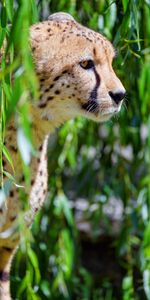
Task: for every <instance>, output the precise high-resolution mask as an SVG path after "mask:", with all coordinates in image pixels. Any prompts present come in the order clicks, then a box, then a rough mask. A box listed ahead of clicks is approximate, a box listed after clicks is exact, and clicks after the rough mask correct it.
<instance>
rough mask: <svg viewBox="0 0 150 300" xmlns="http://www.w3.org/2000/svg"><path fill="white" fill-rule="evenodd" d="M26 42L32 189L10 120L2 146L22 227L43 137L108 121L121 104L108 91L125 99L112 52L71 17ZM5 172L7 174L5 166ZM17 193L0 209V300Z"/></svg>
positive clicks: (45, 25)
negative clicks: (33, 85)
mask: <svg viewBox="0 0 150 300" xmlns="http://www.w3.org/2000/svg"><path fill="white" fill-rule="evenodd" d="M30 37H31V39H30V44H31V48H32V53H33V60H34V62H35V68H36V72H37V76H38V78H39V86H40V99H39V100H38V101H37V100H36V101H32V103H31V117H32V133H33V140H34V144H35V146H36V149H37V157H33V158H32V161H31V163H30V168H31V189H29V188H27V187H26V186H25V182H24V179H23V177H22V167H21V159H20V154H19V153H18V146H17V141H16V125H15V122H14V119H13V118H12V120H11V122H10V124H8V127H7V135H6V140H5V143H6V147H7V148H8V149H9V151H10V153H11V155H12V158H13V162H14V168H15V171H16V172H15V178H16V182H17V183H18V184H20V185H22V186H23V187H22V189H24V191H25V192H26V193H28V194H29V203H30V209H29V211H28V212H26V213H25V221H26V222H27V225H30V224H31V223H32V221H33V220H34V217H35V214H36V213H37V212H38V210H39V209H40V207H41V206H42V205H43V202H44V200H45V196H46V192H47V178H48V173H47V155H46V154H47V139H48V136H47V135H48V134H49V133H50V132H51V131H53V130H54V129H55V128H56V127H59V126H60V125H61V124H62V123H64V122H65V121H67V120H69V119H71V118H73V117H75V116H77V115H82V116H85V117H87V118H89V119H92V120H94V121H97V122H101V121H105V120H107V119H109V118H110V117H111V116H112V115H114V114H115V113H117V112H118V111H119V110H120V108H121V104H122V101H120V102H119V103H118V104H117V103H116V102H115V101H113V99H112V98H111V97H110V95H109V91H113V93H116V92H122V93H124V88H123V86H122V84H121V82H120V80H119V79H118V78H117V77H116V75H115V73H114V71H113V69H112V60H113V57H114V49H113V47H112V45H111V43H110V42H109V41H108V40H107V39H106V38H104V37H103V36H102V35H100V34H99V33H96V32H94V31H92V30H90V29H88V28H85V27H83V26H82V25H80V24H79V23H77V22H76V21H75V20H74V19H73V18H72V17H71V16H70V15H68V14H64V13H57V14H54V15H52V16H51V17H50V19H49V20H48V21H45V22H42V23H39V24H36V25H33V26H32V27H31V30H30ZM89 60H92V61H93V62H94V67H93V69H88V70H86V69H83V68H82V67H81V62H84V61H85V64H86V61H89ZM90 101H92V102H90ZM95 102H96V106H95V108H94V105H95ZM88 103H89V106H86V104H88ZM91 103H92V105H91ZM43 141H44V142H43ZM4 169H5V170H6V171H8V172H10V173H12V169H11V166H10V165H9V163H8V162H7V161H6V160H4ZM5 180H7V179H5ZM20 189H21V188H19V187H16V186H13V187H12V189H11V191H10V195H9V197H8V198H7V200H6V203H3V204H2V205H1V207H0V277H1V278H0V280H1V281H0V299H3V300H10V299H11V296H10V294H9V281H8V276H9V271H10V263H11V260H12V257H13V255H14V253H15V249H16V248H17V246H18V244H19V233H18V231H16V228H17V227H16V226H17V224H18V218H17V216H18V211H19V210H20V207H21V204H20V201H19V191H20Z"/></svg>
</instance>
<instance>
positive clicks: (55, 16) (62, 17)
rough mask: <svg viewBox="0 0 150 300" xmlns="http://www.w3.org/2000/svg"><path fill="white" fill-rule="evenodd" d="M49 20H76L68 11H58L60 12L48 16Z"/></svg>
mask: <svg viewBox="0 0 150 300" xmlns="http://www.w3.org/2000/svg"><path fill="white" fill-rule="evenodd" d="M48 20H50V21H60V22H61V21H62V22H66V21H70V20H71V21H74V22H75V19H74V18H73V17H72V16H71V15H70V14H67V13H64V12H58V13H55V14H52V15H50V16H49V17H48Z"/></svg>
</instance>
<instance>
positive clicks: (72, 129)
mask: <svg viewBox="0 0 150 300" xmlns="http://www.w3.org/2000/svg"><path fill="white" fill-rule="evenodd" d="M56 11H66V12H69V13H71V14H72V15H73V16H74V17H75V18H76V19H77V20H78V21H80V22H82V24H85V25H87V26H89V27H91V28H93V29H94V30H96V31H100V32H101V33H103V34H104V35H105V36H107V37H108V38H109V39H110V40H111V41H112V42H113V43H114V46H115V48H116V49H117V59H116V60H115V62H114V68H115V70H116V72H117V74H118V76H119V77H120V78H121V80H122V82H123V83H124V85H125V87H126V89H127V91H128V96H127V99H126V101H125V104H124V107H123V109H122V111H121V113H120V115H119V116H118V117H116V119H113V120H111V121H109V122H108V123H106V124H95V123H93V122H90V121H87V120H85V119H81V118H79V119H76V120H71V121H69V122H68V123H66V124H65V125H64V126H63V127H62V128H61V129H60V130H59V131H57V132H56V134H54V135H53V136H52V137H51V138H50V145H49V173H50V176H49V177H50V178H49V189H50V194H49V195H48V199H47V201H46V204H45V206H44V208H43V209H42V211H41V212H40V213H39V214H38V216H37V217H36V220H35V222H34V225H33V230H32V232H33V237H32V239H33V243H32V248H31V245H30V243H29V240H31V237H29V234H28V232H27V233H26V232H23V234H22V242H21V250H19V251H18V253H17V255H16V259H15V261H14V265H13V270H12V275H11V279H12V287H11V288H12V294H13V298H14V299H34V300H37V299H53V300H54V299H56V300H57V299H58V300H59V299H61V300H63V299H64V300H69V299H78V300H89V299H92V300H119V299H123V300H139V299H140V300H144V299H148V300H149V299H150V135H149V131H150V117H149V111H150V89H149V88H148V87H149V82H150V1H149V0H133V1H130V0H114V1H112V0H106V1H104V0H101V1H100V0H90V1H86V0H80V1H79V0H68V1H66V0H60V1H55V0H49V1H48V0H41V1H36V0H26V1H25V0H16V1H13V0H3V1H1V4H0V14H1V25H0V46H2V45H3V42H4V39H5V38H6V39H7V48H6V52H5V53H4V55H3V57H2V64H1V71H0V80H1V86H0V99H1V123H0V124H1V125H0V131H1V135H0V138H1V141H0V143H1V152H0V155H1V157H2V155H5V156H6V157H7V159H8V160H9V161H10V163H11V164H13V162H12V161H11V157H10V155H9V153H8V151H7V149H6V148H5V146H4V145H3V140H4V135H5V124H6V121H7V120H8V119H9V117H10V115H11V114H12V113H14V112H15V111H16V104H17V103H18V106H17V110H19V112H20V114H19V116H20V117H19V119H17V122H18V131H19V130H22V131H23V132H24V133H25V135H26V138H27V139H28V141H29V144H30V146H31V124H30V118H29V113H28V112H29V96H30V95H31V94H32V96H33V97H34V98H36V96H37V89H36V87H37V83H36V77H35V74H34V70H33V65H32V60H31V55H30V51H29V45H28V28H29V26H30V24H32V23H35V22H36V21H38V20H43V19H47V17H48V15H49V14H50V13H52V12H56ZM10 23H11V24H12V26H10ZM14 52H16V53H17V55H15V57H14ZM6 55H7V57H9V60H10V63H9V65H8V64H7V59H6ZM12 72H13V74H14V82H13V86H12ZM21 100H22V101H21ZM31 151H33V149H32V146H31ZM1 169H2V170H3V166H2V162H1ZM24 169H25V173H26V174H28V170H26V167H25V168H24ZM7 175H8V176H9V174H7ZM104 240H105V242H104ZM22 252H23V253H22ZM96 259H97V260H96Z"/></svg>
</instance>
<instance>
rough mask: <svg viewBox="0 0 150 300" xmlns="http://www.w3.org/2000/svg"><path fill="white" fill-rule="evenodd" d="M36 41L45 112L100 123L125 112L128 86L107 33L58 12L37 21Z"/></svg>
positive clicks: (41, 103)
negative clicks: (121, 77)
mask: <svg viewBox="0 0 150 300" xmlns="http://www.w3.org/2000/svg"><path fill="white" fill-rule="evenodd" d="M31 46H32V51H33V58H34V61H35V65H36V70H37V74H38V76H39V82H40V101H39V103H38V107H39V109H41V114H42V116H46V117H47V118H48V119H52V118H54V115H55V116H56V115H57V116H58V115H59V116H61V119H64V121H65V120H67V119H70V118H72V117H75V116H77V115H83V116H86V117H87V118H89V119H92V120H94V121H97V122H100V121H105V120H107V119H109V118H110V117H111V116H113V115H114V114H116V113H118V112H119V111H120V109H121V105H122V102H123V98H124V96H125V89H124V87H123V85H122V84H121V82H120V80H119V79H118V77H117V76H116V74H115V72H114V70H113V68H112V61H113V58H114V56H115V52H114V49H113V47H112V45H111V43H110V42H109V41H108V40H107V39H106V38H105V37H103V36H102V35H101V34H99V33H96V32H94V31H92V30H90V29H88V28H86V27H83V26H82V25H80V24H79V23H77V22H76V21H75V20H74V19H73V18H72V17H71V16H70V15H68V14H64V13H56V14H54V15H52V16H50V19H49V21H46V22H42V23H39V24H38V25H34V26H32V28H31Z"/></svg>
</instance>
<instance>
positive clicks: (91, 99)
mask: <svg viewBox="0 0 150 300" xmlns="http://www.w3.org/2000/svg"><path fill="white" fill-rule="evenodd" d="M93 72H94V74H95V78H96V84H95V87H94V89H93V91H92V92H91V94H90V99H89V101H96V100H97V90H98V88H99V86H100V82H101V80H100V76H99V74H98V73H97V71H96V69H95V67H94V68H93Z"/></svg>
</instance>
